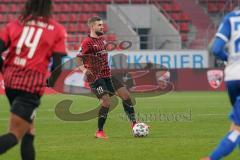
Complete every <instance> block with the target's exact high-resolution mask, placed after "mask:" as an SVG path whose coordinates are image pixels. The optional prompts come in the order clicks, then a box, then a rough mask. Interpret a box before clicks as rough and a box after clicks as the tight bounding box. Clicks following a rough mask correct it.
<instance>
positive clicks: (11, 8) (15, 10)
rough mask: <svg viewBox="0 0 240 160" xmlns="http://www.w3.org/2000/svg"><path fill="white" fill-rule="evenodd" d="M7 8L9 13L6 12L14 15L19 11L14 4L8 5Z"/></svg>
mask: <svg viewBox="0 0 240 160" xmlns="http://www.w3.org/2000/svg"><path fill="white" fill-rule="evenodd" d="M8 7H9V11H8V12H11V13H16V12H18V11H19V10H18V7H17V6H16V4H9V5H8Z"/></svg>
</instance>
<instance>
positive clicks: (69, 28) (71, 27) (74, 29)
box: [67, 23, 78, 33]
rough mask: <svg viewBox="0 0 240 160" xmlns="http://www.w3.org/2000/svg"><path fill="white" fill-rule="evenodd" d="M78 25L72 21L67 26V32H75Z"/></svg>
mask: <svg viewBox="0 0 240 160" xmlns="http://www.w3.org/2000/svg"><path fill="white" fill-rule="evenodd" d="M77 31H78V30H77V26H76V25H75V24H73V23H70V24H69V25H68V26H67V32H70V33H74V32H77Z"/></svg>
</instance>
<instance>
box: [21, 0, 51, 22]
mask: <svg viewBox="0 0 240 160" xmlns="http://www.w3.org/2000/svg"><path fill="white" fill-rule="evenodd" d="M51 16H52V0H27V2H26V3H25V8H24V10H23V12H22V16H21V20H22V21H28V20H33V19H36V18H38V17H44V18H46V19H49V18H50V17H51Z"/></svg>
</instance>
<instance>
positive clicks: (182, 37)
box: [181, 33, 188, 42]
mask: <svg viewBox="0 0 240 160" xmlns="http://www.w3.org/2000/svg"><path fill="white" fill-rule="evenodd" d="M181 39H182V41H183V42H187V41H188V35H187V34H185V33H182V34H181Z"/></svg>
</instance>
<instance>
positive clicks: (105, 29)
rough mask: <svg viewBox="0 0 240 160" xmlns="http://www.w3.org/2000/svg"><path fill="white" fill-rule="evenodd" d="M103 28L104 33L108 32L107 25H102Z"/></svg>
mask: <svg viewBox="0 0 240 160" xmlns="http://www.w3.org/2000/svg"><path fill="white" fill-rule="evenodd" d="M103 26H104V32H107V31H108V30H109V28H108V25H107V24H106V23H104V24H103Z"/></svg>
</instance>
